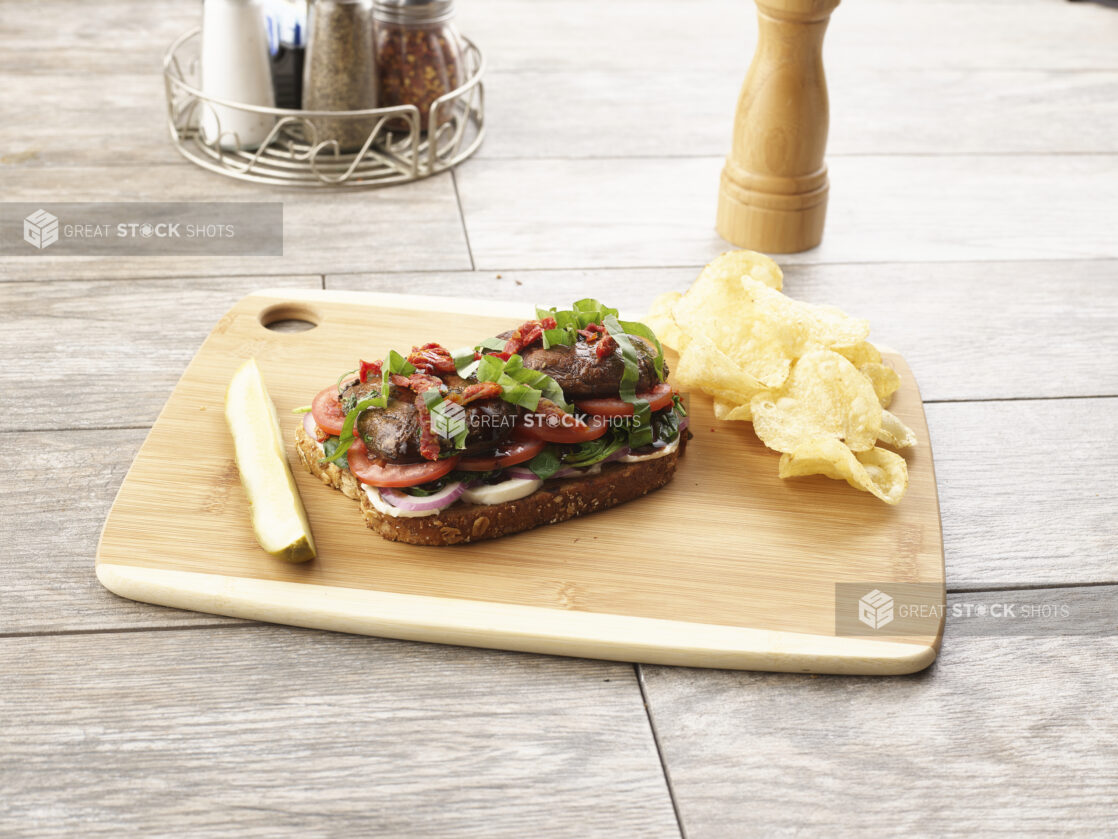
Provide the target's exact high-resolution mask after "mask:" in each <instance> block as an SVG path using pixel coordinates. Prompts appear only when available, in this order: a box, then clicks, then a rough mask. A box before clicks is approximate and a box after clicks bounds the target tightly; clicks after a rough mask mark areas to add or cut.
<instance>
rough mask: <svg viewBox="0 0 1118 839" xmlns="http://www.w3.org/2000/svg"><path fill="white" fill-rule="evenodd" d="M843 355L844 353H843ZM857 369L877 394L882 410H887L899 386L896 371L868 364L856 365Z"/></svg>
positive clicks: (879, 365)
mask: <svg viewBox="0 0 1118 839" xmlns="http://www.w3.org/2000/svg"><path fill="white" fill-rule="evenodd" d="M843 355H845V353H843ZM858 369H859V370H860V371H861V373H862V375H863V376H865V377H866V378H867V379H869V380H870V384H872V385H873V390H874V393H876V394H877V401H878V402H880V403H881V407H882V408H888V407H889V403H891V402H892V401H893V394H894V393H896V392H897V389H898V388H899V387H900V386H901V377H900V376H898V375H897V371H896V370H894V369H893V368H892V367H888V366H886V365H885V364H879V363H875V362H870V363H868V364H860V365H858Z"/></svg>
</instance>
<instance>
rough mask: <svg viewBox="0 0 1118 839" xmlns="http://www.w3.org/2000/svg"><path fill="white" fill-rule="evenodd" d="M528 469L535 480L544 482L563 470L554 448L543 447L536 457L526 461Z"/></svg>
mask: <svg viewBox="0 0 1118 839" xmlns="http://www.w3.org/2000/svg"><path fill="white" fill-rule="evenodd" d="M528 468H529V469H531V470H532V471H533V472H535V473H536V477H537V478H540V479H541V480H544V481H546V480H547V479H548V478H550V477H551V476H552V475H554V474H555V473H556V472H558V471H559V470H560V469H562V468H563V461H561V460H560V459H559V452H558V451H557V450H556V448H555V446H544V448H543V449H542V450H541V451H540V453H539V454H538V455H536V456H535V457H533V458H532V459H531V460H529V461H528Z"/></svg>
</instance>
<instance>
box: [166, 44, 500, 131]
mask: <svg viewBox="0 0 1118 839" xmlns="http://www.w3.org/2000/svg"><path fill="white" fill-rule="evenodd" d="M201 32H202V28H201V27H200V26H199V27H195V28H194V29H190V30H188V31H186V32H184V33H183V34H182V35H180V36H179V37H178V38H176V39H175V41H174V42H173V43H172V44H171V46H170V47H169V48H168V50H167V52H166V53H165V54H164V56H163V75H164V76H165V77H166V78H167V79H168V80H169V81H170V82H171V83H172V84H173V85H174V86H175V87H177V88H180V89H181V90H183V91H185V92H186V93H189V94H190V95H191V96H194V97H195V98H197V99H199V100H201V101H203V102H210V103H212V104H214V105H222V106H224V107H227V108H237V109H238V110H242V111H248V112H250V113H255V114H266V115H268V116H283V117H319V118H323V117H329V118H333V119H338V118H342V119H344V118H347V117H364V118H368V117H378V116H407V115H409V114H414V115H415V117H416V119H417V120H418V118H419V108H418V107H416V106H415V105H392V106H390V107H386V108H365V109H363V110H360V111H304V110H296V109H294V108H269V107H267V106H266V105H249V104H246V103H244V102H236V101H234V100H232V99H220V98H218V97H216V96H211V95H210V94H208V93H205V92H203V91H201V90H199V89H198V88H196V87H194V85H192V84H190V83H189V82H187V81H185V80H184V79H183V77H182V70H181V68H178V67H177V64H178V61H177V59H176V57H175V53H177V52H178V50H179V48H180V47H181V46H182V45H183V44H185V43H186V42H187V41H189V40H190V39H191V38H193V37H195V36H196V35H200V34H201ZM459 37H460V38H461V39H462V40H463V41H464V42H465V44H466V47H467V49H472V50H473V51H474V53H475V54H476V55H477V58H478V61H477V70H476V71H475V72H474V74H473V76H471V77H470V78H469V79H467V80H466V82H465V84H463V85H461V86H460V87H456V88H455V89H454V90H451V91H448V92H447V93H444V94H443V95H442V96H440V97H439V98H438V99H436V100H435V101H434V102H433V103H432V105H431V112H432V114H433V113H434V112H435V111H437V110H438V106H439V105H441V104H442V103H443V102H444V101H449V100H450V99H454V98H456V97H458V96H460V95H462V94H464V93H467V92H468V91H470V90H472V89H473V88H475V87H477V85H478V83H479V82H481V77H482V75H483V74H484V72H485V55H484V54H483V53H482V51H481V49H480V48H478V46H477V44H475V43H474V42H473V41H471V40H470V39H469V38H467V37H466V36H465V35H460V36H459ZM173 67H174V68H176V69H177V70H178V72H177V73H176V71H175V69H173Z"/></svg>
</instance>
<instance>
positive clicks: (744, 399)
mask: <svg viewBox="0 0 1118 839" xmlns="http://www.w3.org/2000/svg"><path fill="white" fill-rule="evenodd" d="M673 375H674V378H675V382H676V384H677V385H680V386H682V387H683V388H685V389H692V390H701V391H703V392H704V393H708V394H710V395H711V396H713V397H715V398H716V399H721V400H724V401H727V402H732V403H734V404H741V403H746V404H748V403H749V400H750V399H752V398H753V397H754V396H755V395H756V394H758V393H761V392H762V391H763V390H765V386H764V385H763V384H762V383H761V382H759V381H757V380H756V379H754V378H753V377H752V376H750V375H749V374H748V373H743V372H742V371H741V370H740V369H739V368H738V366H737V365H736V364H734V363H733V362H732V361H731V360H730V359H728V358H727V357H726V356H725V355H724V354H723V353H722V351H721V350H719V349H718V347H716V346H714V344H712V343H711V342H710V341H709V340H708V339H707V338H705V337H703V336H698V337H695V338H693V339H692V340H691V341H689V342H688V344H687V347H686V348H685V349H684V350H683V352H682V353H681V354H680V356H679V363H678V364H676V367H675V373H674V374H673Z"/></svg>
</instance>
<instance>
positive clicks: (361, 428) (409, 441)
mask: <svg viewBox="0 0 1118 839" xmlns="http://www.w3.org/2000/svg"><path fill="white" fill-rule="evenodd" d="M446 382H447V385H448V387H449V388H450V390H451V391H454V392H461V391H462V389H463V388H465V387H466V385H468V384H470V383H469V382H467V381H466V380H464V379H462V378H460V377H458V376H448V377H447V379H446ZM379 389H380V386H379V383H373V382H364V383H361V382H356V383H354V384H351V385H349V386H348V387H346V388H345V389H344V390H343V391H342V405H343V407H345V409H346V410H347V411H349V410H352V409H353V406H354V405H356V404H357V403H358V402H359V401H360V400H362V399H366V398H368V397H370V396H375V395H376V394H377V392H378V391H379ZM392 391H393V392H392V396H391V397H390V398H389V400H388V407H386V408H370V409H368V410H367V411H364V412H363V413H362V414H361V416H360V417H358V419H357V426H356V431H357V433H358V434H359V435H360V437H361V439H362V440H364V441H365V446H366V448H368V450H369V452H370V454H373V455H375V456H378V457H382V458H384V459H385V460H389V461H392V462H394V463H405V462H409V461H411V462H415V461H421V460H423V457H422V456H421V455H420V453H419V436H420V429H419V411H418V410H416V407H415V397H416V394H415V393H414V392H413V391H411V390H406V389H403V388H398V387H394V388H393V389H392ZM465 409H466V448H465V449H464V450H463V453H464V454H474V453H477V452H483V451H488V450H489V449H491V448H493V447H494V446H495V445H497V443H500V442H501V441H502V440H504V439H506V438H507V437H508V436H509V434H511V433H512V427H513V421H514V420H515V418H516V406H515V405H511V404H509V403H508V402H505V401H504V400H503V399H485V400H478V401H476V402H471V403H470V404H468V405H466V406H465Z"/></svg>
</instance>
